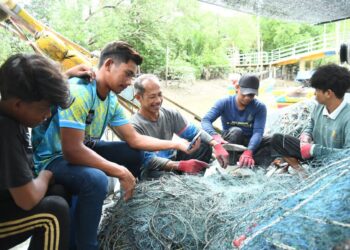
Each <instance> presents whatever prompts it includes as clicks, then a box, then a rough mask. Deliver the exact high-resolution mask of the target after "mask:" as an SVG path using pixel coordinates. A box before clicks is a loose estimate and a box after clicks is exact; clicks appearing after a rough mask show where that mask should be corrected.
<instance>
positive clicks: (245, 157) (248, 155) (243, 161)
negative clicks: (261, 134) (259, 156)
mask: <svg viewBox="0 0 350 250" xmlns="http://www.w3.org/2000/svg"><path fill="white" fill-rule="evenodd" d="M254 165H255V161H254V159H253V151H251V150H245V151H244V152H243V154H242V155H241V157H239V166H240V167H253V166H254Z"/></svg>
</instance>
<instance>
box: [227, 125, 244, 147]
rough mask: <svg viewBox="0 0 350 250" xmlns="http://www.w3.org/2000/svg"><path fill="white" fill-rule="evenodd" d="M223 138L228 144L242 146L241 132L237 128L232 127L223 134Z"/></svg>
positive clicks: (242, 137)
mask: <svg viewBox="0 0 350 250" xmlns="http://www.w3.org/2000/svg"><path fill="white" fill-rule="evenodd" d="M223 138H224V139H225V140H226V141H228V142H230V143H236V144H243V139H244V136H243V130H242V129H241V128H239V127H232V128H230V129H229V130H228V131H226V132H225V133H224V134H223Z"/></svg>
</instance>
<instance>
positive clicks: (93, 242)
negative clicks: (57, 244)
mask: <svg viewBox="0 0 350 250" xmlns="http://www.w3.org/2000/svg"><path fill="white" fill-rule="evenodd" d="M93 150H94V151H95V152H97V153H98V154H99V155H101V156H102V157H104V158H105V159H107V160H109V161H112V162H115V163H117V164H120V165H123V166H125V167H126V168H128V169H129V170H130V172H131V173H132V174H134V175H135V176H138V175H139V174H140V167H141V164H142V161H143V152H142V151H139V150H135V149H132V148H130V147H129V146H128V144H126V143H125V142H119V141H118V142H104V141H100V142H98V143H97V144H96V145H95V147H94V148H93ZM82 157H84V156H82ZM46 169H48V170H51V171H52V172H53V174H54V177H55V182H56V183H57V184H62V185H63V186H65V188H66V189H67V190H68V192H70V193H71V194H72V195H74V196H76V197H77V202H76V209H75V211H74V212H73V218H72V220H71V222H72V223H73V225H72V228H74V230H75V232H74V234H73V235H75V244H76V247H77V249H79V250H80V249H81V250H90V249H91V250H92V249H94V250H95V249H98V242H97V228H98V224H99V222H100V219H101V213H102V205H103V201H104V199H105V198H106V194H107V187H108V178H107V175H106V174H105V173H104V172H103V171H101V170H99V169H96V168H92V167H88V166H80V165H73V164H70V163H68V162H67V161H66V160H65V159H63V157H59V158H57V159H55V160H54V161H53V162H52V163H50V164H49V165H48V166H47V168H46Z"/></svg>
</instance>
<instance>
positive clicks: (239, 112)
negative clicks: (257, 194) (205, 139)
mask: <svg viewBox="0 0 350 250" xmlns="http://www.w3.org/2000/svg"><path fill="white" fill-rule="evenodd" d="M235 87H236V90H237V94H236V95H234V96H228V97H225V98H222V99H220V100H218V101H217V102H216V103H215V104H214V106H213V107H212V108H211V109H210V110H209V112H208V113H207V114H206V115H205V116H204V118H203V120H202V127H203V129H204V130H205V131H207V132H208V133H209V134H210V135H211V136H213V137H214V139H215V140H216V141H217V142H219V143H222V144H225V143H227V142H229V143H235V144H241V145H244V146H246V147H247V149H246V150H245V151H244V152H243V153H242V155H241V156H240V158H239V165H240V166H242V167H243V166H246V167H253V166H254V165H269V164H270V163H271V160H272V159H271V156H270V154H271V153H270V138H269V137H263V134H264V129H265V123H266V106H265V104H263V103H262V102H260V101H258V100H257V99H255V96H256V95H257V94H258V89H259V79H258V78H257V77H256V76H255V75H250V74H247V75H244V76H243V77H242V78H241V79H240V80H239V82H238V84H237V85H236V86H235ZM219 117H221V123H222V128H223V133H222V136H221V135H219V134H217V132H216V131H215V129H214V128H213V125H212V123H213V122H214V121H215V120H216V119H217V118H219ZM231 164H232V163H231Z"/></svg>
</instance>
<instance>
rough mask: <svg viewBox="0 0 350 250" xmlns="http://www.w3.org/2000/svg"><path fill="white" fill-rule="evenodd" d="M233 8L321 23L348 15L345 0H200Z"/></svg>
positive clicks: (281, 17)
mask: <svg viewBox="0 0 350 250" xmlns="http://www.w3.org/2000/svg"><path fill="white" fill-rule="evenodd" d="M200 1H201V2H206V3H210V4H215V5H218V6H222V7H225V8H231V9H233V10H237V11H241V12H245V13H249V14H255V15H262V16H265V17H269V18H278V19H285V20H290V21H297V22H308V23H313V24H316V23H323V22H329V21H335V20H341V19H346V18H349V17H350V12H349V9H350V2H349V1H347V0H337V1H328V0H313V1H307V0H294V1H287V0H279V1H276V0H200Z"/></svg>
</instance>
